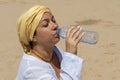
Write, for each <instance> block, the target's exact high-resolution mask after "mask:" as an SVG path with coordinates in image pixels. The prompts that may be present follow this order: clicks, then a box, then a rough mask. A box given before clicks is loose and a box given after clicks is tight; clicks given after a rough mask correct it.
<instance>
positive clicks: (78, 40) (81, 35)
mask: <svg viewBox="0 0 120 80" xmlns="http://www.w3.org/2000/svg"><path fill="white" fill-rule="evenodd" d="M84 34H85V32H82V33H81V34H80V35H79V37H78V38H77V39H76V44H78V43H79V42H80V40H81V39H82V37H83V36H84Z"/></svg>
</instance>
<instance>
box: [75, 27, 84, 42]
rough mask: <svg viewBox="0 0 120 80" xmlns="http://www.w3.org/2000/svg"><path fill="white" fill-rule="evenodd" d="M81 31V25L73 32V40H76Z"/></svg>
mask: <svg viewBox="0 0 120 80" xmlns="http://www.w3.org/2000/svg"><path fill="white" fill-rule="evenodd" d="M81 31H82V27H80V28H79V30H78V31H77V32H76V33H75V35H74V37H73V38H74V40H76V39H77V38H78V37H79V35H80V33H81Z"/></svg>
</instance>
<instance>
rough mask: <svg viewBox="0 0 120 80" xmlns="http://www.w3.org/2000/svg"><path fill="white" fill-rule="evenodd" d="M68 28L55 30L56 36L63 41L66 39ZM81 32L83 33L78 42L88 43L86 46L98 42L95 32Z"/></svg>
mask: <svg viewBox="0 0 120 80" xmlns="http://www.w3.org/2000/svg"><path fill="white" fill-rule="evenodd" d="M68 29H69V27H61V28H58V29H57V34H59V36H60V37H61V38H63V39H65V38H66V33H67V30H68ZM82 32H85V34H84V35H83V37H82V39H81V40H80V42H84V43H88V44H96V43H97V42H98V33H97V32H95V31H89V30H82Z"/></svg>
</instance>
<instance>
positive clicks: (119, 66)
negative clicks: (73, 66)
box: [0, 0, 120, 80]
mask: <svg viewBox="0 0 120 80" xmlns="http://www.w3.org/2000/svg"><path fill="white" fill-rule="evenodd" d="M36 4H40V5H46V6H48V7H49V8H50V9H51V10H52V12H53V14H54V15H55V18H56V20H57V22H58V23H59V25H60V26H64V25H81V26H82V27H83V28H84V29H89V30H94V31H97V32H98V34H99V42H98V43H97V44H96V45H88V44H84V43H80V44H79V47H78V52H79V54H78V56H80V57H82V58H83V59H84V64H83V70H82V80H120V37H119V35H120V0H60V1H57V0H0V25H1V27H0V28H1V29H0V37H1V38H0V80H13V79H14V78H15V76H16V73H17V70H18V66H19V63H20V59H21V57H22V52H23V50H22V48H21V45H20V43H19V41H18V37H17V32H16V26H15V25H16V19H17V18H18V17H19V16H20V14H22V13H23V12H24V11H26V10H27V9H29V8H30V7H32V6H33V5H36ZM57 45H58V46H59V47H60V48H62V49H64V40H62V39H61V41H60V42H59V43H58V44H57Z"/></svg>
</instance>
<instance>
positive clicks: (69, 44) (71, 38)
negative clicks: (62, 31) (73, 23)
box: [66, 26, 83, 54]
mask: <svg viewBox="0 0 120 80" xmlns="http://www.w3.org/2000/svg"><path fill="white" fill-rule="evenodd" d="M81 31H82V27H80V26H77V27H71V28H69V29H68V31H67V36H66V51H67V52H70V53H73V54H77V46H78V43H79V42H80V39H81V38H82V36H83V33H82V32H81Z"/></svg>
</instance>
